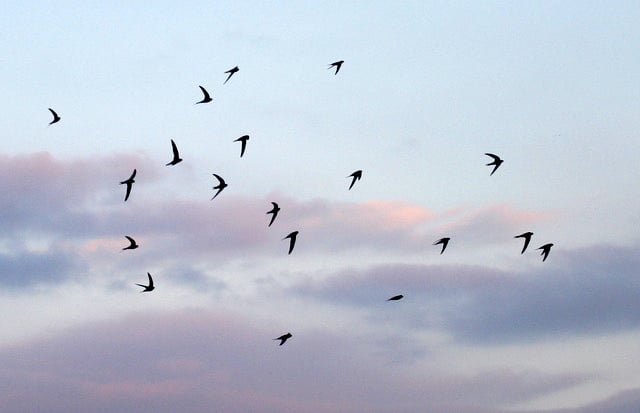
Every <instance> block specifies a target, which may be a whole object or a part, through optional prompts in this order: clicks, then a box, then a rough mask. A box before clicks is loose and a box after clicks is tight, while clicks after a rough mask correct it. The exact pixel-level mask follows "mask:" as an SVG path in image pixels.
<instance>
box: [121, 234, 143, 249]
mask: <svg viewBox="0 0 640 413" xmlns="http://www.w3.org/2000/svg"><path fill="white" fill-rule="evenodd" d="M124 237H125V238H126V239H128V240H129V246H127V247H124V248H123V249H122V251H124V250H135V249H136V248H138V247H139V245H138V244H136V241H135V240H134V239H133V238H131V237H130V236H128V235H125V236H124Z"/></svg>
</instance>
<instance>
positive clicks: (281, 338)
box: [274, 333, 293, 345]
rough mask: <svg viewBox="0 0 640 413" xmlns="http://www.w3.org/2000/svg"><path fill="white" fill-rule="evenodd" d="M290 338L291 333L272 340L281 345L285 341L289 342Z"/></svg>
mask: <svg viewBox="0 0 640 413" xmlns="http://www.w3.org/2000/svg"><path fill="white" fill-rule="evenodd" d="M291 337H293V335H292V334H291V333H287V334H283V335H281V336H280V337H278V338H274V340H280V345H283V344H284V343H286V342H287V340H289V339H290V338H291Z"/></svg>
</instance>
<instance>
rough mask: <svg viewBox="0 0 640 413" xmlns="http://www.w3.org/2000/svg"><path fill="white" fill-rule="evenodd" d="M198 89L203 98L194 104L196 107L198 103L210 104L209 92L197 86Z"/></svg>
mask: <svg viewBox="0 0 640 413" xmlns="http://www.w3.org/2000/svg"><path fill="white" fill-rule="evenodd" d="M198 87H199V88H200V90H202V94H203V95H204V98H203V99H202V100H201V101H200V102H196V105H197V104H198V103H209V102H211V101H212V100H213V99H211V96H209V92H207V90H206V89H205V88H203V87H202V86H198Z"/></svg>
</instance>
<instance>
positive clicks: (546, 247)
mask: <svg viewBox="0 0 640 413" xmlns="http://www.w3.org/2000/svg"><path fill="white" fill-rule="evenodd" d="M551 247H553V244H551V243H549V244H544V245H543V246H541V247H539V248H538V249H539V250H542V252H541V253H540V255H542V262H544V261H545V260H546V259H547V257H548V256H549V252H550V251H551Z"/></svg>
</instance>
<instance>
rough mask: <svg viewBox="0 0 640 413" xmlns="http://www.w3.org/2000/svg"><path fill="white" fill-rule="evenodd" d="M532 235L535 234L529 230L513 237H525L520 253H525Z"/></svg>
mask: <svg viewBox="0 0 640 413" xmlns="http://www.w3.org/2000/svg"><path fill="white" fill-rule="evenodd" d="M532 235H533V232H531V231H529V232H524V233H522V234H520V235H516V236H515V237H513V238H524V246H523V247H522V251H521V252H520V254H524V252H525V250H526V249H527V247H528V246H529V242H531V236H532Z"/></svg>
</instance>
